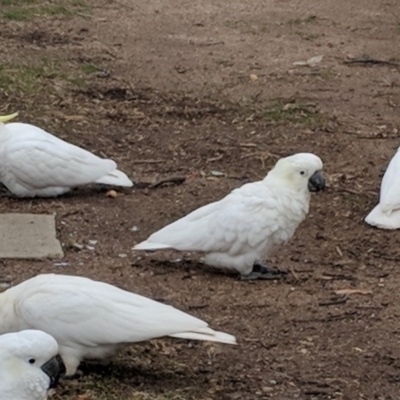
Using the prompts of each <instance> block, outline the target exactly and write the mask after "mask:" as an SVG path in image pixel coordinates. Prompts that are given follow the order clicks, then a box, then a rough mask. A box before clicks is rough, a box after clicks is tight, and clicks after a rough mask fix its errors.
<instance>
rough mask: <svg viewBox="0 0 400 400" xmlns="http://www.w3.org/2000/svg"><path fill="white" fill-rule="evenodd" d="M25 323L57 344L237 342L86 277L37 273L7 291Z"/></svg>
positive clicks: (170, 309) (183, 315)
mask: <svg viewBox="0 0 400 400" xmlns="http://www.w3.org/2000/svg"><path fill="white" fill-rule="evenodd" d="M7 292H8V293H10V294H14V296H15V302H14V304H15V306H14V307H15V310H17V314H18V315H20V316H21V318H23V319H24V322H25V323H26V324H28V325H29V326H32V327H34V328H35V329H40V330H43V331H45V332H47V333H48V334H50V335H52V336H53V337H54V338H56V340H57V341H58V342H59V344H68V343H75V344H79V345H82V346H98V345H102V344H119V343H134V342H140V341H145V340H150V339H153V338H157V337H162V336H174V337H180V338H186V339H197V340H208V341H217V342H224V343H231V344H233V343H236V340H235V337H234V336H231V335H228V334H224V333H221V332H215V331H213V330H212V329H211V328H209V327H208V324H207V323H206V322H204V321H202V320H200V319H198V318H195V317H192V316H191V315H188V314H186V313H184V312H182V311H179V310H177V309H175V308H173V307H171V306H167V305H164V304H162V303H158V302H156V301H153V300H150V299H148V298H146V297H143V296H139V295H136V294H134V293H130V292H126V291H123V290H121V289H118V288H116V287H114V286H112V285H108V284H106V283H102V282H96V281H92V280H90V279H87V278H81V277H72V276H64V275H52V274H46V275H39V276H37V277H35V278H32V279H30V280H28V281H25V282H23V283H22V284H20V285H18V286H16V287H14V288H12V289H9V290H8V291H7Z"/></svg>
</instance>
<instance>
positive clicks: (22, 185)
mask: <svg viewBox="0 0 400 400" xmlns="http://www.w3.org/2000/svg"><path fill="white" fill-rule="evenodd" d="M7 118H8V119H9V117H0V181H1V182H2V183H3V184H4V185H5V186H6V187H7V188H8V190H10V192H12V193H13V194H14V195H16V196H18V197H35V196H39V197H51V196H58V195H61V194H63V193H66V192H68V191H70V190H71V189H72V188H74V187H77V186H82V185H86V184H89V183H102V184H107V185H113V186H123V187H131V186H132V185H133V183H132V181H131V180H130V179H129V178H128V177H127V176H126V175H125V174H124V173H123V172H121V171H119V170H117V164H116V163H115V162H114V161H113V160H107V159H102V158H100V157H97V156H96V155H94V154H92V153H90V152H88V151H86V150H84V149H81V148H80V147H77V146H74V145H72V144H70V143H67V142H65V141H64V140H61V139H59V138H57V137H55V136H53V135H51V134H50V133H47V132H46V131H44V130H43V129H40V128H38V127H36V126H33V125H29V124H23V123H8V124H3V123H1V121H6V120H7Z"/></svg>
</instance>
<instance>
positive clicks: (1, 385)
mask: <svg viewBox="0 0 400 400" xmlns="http://www.w3.org/2000/svg"><path fill="white" fill-rule="evenodd" d="M57 353H58V345H57V342H56V340H55V339H54V338H52V337H51V336H50V335H48V334H47V333H45V332H42V331H36V330H25V331H21V332H14V333H7V334H5V335H1V336H0V399H1V400H46V399H47V392H48V390H49V388H51V387H54V385H55V384H56V383H57V381H58V378H59V377H60V364H59V362H58V361H57V359H56V356H57Z"/></svg>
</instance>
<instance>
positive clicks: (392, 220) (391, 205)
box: [365, 148, 400, 229]
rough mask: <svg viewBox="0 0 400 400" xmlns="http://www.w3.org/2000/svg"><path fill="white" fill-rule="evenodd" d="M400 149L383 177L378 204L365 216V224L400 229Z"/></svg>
mask: <svg viewBox="0 0 400 400" xmlns="http://www.w3.org/2000/svg"><path fill="white" fill-rule="evenodd" d="M399 183H400V148H399V149H397V152H396V154H395V155H394V157H393V158H392V159H391V161H390V163H389V166H388V167H387V170H386V172H385V175H384V176H383V179H382V183H381V192H380V198H379V204H378V205H376V206H375V207H374V208H373V210H372V211H371V212H370V213H369V214H368V215H367V216H366V218H365V222H366V223H367V224H369V225H372V226H376V227H377V228H381V229H399V228H400V185H399Z"/></svg>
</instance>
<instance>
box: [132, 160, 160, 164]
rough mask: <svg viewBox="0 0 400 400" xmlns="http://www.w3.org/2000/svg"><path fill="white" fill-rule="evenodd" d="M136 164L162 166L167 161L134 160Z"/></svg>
mask: <svg viewBox="0 0 400 400" xmlns="http://www.w3.org/2000/svg"><path fill="white" fill-rule="evenodd" d="M132 162H133V163H134V164H161V163H163V162H165V160H133V161H132Z"/></svg>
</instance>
